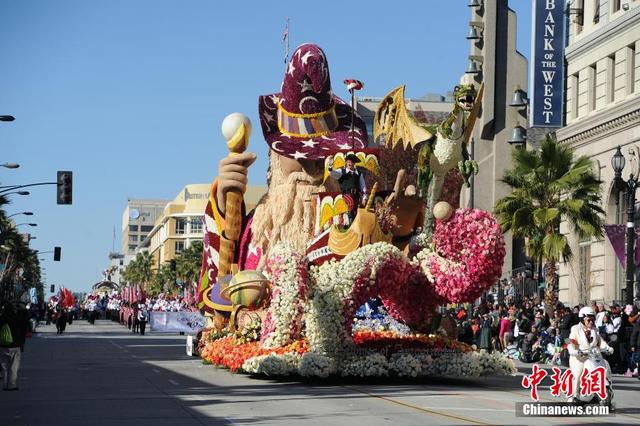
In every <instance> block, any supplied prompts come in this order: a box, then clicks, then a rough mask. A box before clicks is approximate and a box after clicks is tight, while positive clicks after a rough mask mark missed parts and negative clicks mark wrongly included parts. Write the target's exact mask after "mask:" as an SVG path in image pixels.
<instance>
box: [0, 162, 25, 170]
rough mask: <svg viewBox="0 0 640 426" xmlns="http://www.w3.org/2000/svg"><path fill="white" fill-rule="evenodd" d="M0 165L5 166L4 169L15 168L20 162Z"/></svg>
mask: <svg viewBox="0 0 640 426" xmlns="http://www.w3.org/2000/svg"><path fill="white" fill-rule="evenodd" d="M0 166H2V167H4V168H6V169H17V168H18V167H20V164H18V163H4V164H0Z"/></svg>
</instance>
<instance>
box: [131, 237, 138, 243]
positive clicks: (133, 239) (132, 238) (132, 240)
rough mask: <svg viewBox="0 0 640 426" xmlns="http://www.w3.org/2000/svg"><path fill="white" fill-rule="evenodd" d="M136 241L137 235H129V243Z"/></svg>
mask: <svg viewBox="0 0 640 426" xmlns="http://www.w3.org/2000/svg"><path fill="white" fill-rule="evenodd" d="M137 241H138V236H137V235H129V242H130V243H135V242H137Z"/></svg>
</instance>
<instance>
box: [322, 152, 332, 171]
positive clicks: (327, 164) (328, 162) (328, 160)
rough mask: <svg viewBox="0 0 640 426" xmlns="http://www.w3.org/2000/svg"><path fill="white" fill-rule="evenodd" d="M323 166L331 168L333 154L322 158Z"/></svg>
mask: <svg viewBox="0 0 640 426" xmlns="http://www.w3.org/2000/svg"><path fill="white" fill-rule="evenodd" d="M324 168H325V169H333V155H330V156H328V157H327V158H325V159H324Z"/></svg>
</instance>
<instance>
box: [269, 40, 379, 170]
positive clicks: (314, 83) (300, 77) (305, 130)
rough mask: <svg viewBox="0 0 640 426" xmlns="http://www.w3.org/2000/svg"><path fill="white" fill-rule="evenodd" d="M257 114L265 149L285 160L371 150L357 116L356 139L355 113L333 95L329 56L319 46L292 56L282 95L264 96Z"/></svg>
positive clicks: (301, 47)
mask: <svg viewBox="0 0 640 426" xmlns="http://www.w3.org/2000/svg"><path fill="white" fill-rule="evenodd" d="M258 113H259V115H260V125H261V126H262V133H263V135H264V138H265V140H266V141H267V144H269V147H270V148H271V149H272V150H274V151H275V152H277V153H278V154H281V155H284V156H285V157H289V158H293V159H296V160H299V159H307V160H317V159H322V158H325V157H327V156H329V155H330V154H332V153H335V152H336V151H338V150H345V149H356V150H359V149H362V148H366V146H367V130H366V126H365V124H364V122H363V121H362V119H361V118H360V116H358V115H357V114H355V117H354V131H353V135H352V133H351V131H350V129H351V116H352V109H351V107H350V106H349V105H347V104H346V103H345V102H344V101H343V100H342V99H340V98H338V97H337V96H334V94H333V92H332V91H331V79H330V77H329V65H328V63H327V57H326V56H325V54H324V52H323V51H322V49H320V47H318V46H316V45H315V44H303V45H302V46H300V47H298V48H297V49H296V50H295V51H294V52H293V55H292V56H291V60H290V61H289V66H288V68H287V72H286V73H285V75H284V81H283V83H282V91H281V92H279V93H273V94H270V95H264V96H260V97H259V100H258ZM352 136H353V139H352Z"/></svg>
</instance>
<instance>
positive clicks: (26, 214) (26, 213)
mask: <svg viewBox="0 0 640 426" xmlns="http://www.w3.org/2000/svg"><path fill="white" fill-rule="evenodd" d="M19 214H23V215H25V216H33V212H19V213H14V214H12V215H9V216H7V219H8V218H10V217H14V216H18V215H19Z"/></svg>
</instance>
